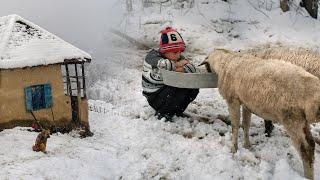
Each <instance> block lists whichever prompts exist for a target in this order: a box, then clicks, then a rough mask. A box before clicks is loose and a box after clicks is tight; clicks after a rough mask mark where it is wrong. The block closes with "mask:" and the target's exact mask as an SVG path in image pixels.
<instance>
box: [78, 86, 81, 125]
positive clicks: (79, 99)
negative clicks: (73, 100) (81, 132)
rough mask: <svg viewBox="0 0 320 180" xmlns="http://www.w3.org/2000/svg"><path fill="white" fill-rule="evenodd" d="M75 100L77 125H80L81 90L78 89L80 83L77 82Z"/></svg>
mask: <svg viewBox="0 0 320 180" xmlns="http://www.w3.org/2000/svg"><path fill="white" fill-rule="evenodd" d="M77 91H78V95H77V100H78V123H79V124H78V125H80V124H81V89H80V82H79V81H77Z"/></svg>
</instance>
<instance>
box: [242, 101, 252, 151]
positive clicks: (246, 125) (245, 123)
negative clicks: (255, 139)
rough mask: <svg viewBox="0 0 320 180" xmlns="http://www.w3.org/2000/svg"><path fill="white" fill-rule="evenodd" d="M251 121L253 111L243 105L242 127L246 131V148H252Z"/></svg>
mask: <svg viewBox="0 0 320 180" xmlns="http://www.w3.org/2000/svg"><path fill="white" fill-rule="evenodd" d="M250 123H251V112H250V111H249V110H248V109H247V108H246V107H244V106H242V128H243V132H244V144H243V146H244V148H247V149H249V148H250V140H249V129H250Z"/></svg>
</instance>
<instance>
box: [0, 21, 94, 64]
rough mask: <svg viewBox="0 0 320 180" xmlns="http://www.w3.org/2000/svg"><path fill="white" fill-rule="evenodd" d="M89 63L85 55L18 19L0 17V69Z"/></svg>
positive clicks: (88, 57) (41, 29) (43, 30)
mask: <svg viewBox="0 0 320 180" xmlns="http://www.w3.org/2000/svg"><path fill="white" fill-rule="evenodd" d="M91 59H92V58H91V56H90V55H89V54H88V53H86V52H84V51H82V50H80V49H78V48H76V47H75V46H73V45H71V44H69V43H67V42H66V41H64V40H62V39H60V38H59V37H57V36H55V35H53V34H52V33H50V32H48V31H46V30H45V29H43V28H41V27H39V26H37V25H36V24H34V23H32V22H30V21H28V20H25V19H23V18H22V17H20V16H18V15H9V16H4V17H0V69H11V68H22V67H28V66H29V67H30V66H39V65H48V64H56V63H62V62H65V61H68V60H70V61H86V62H88V61H89V62H90V60H91Z"/></svg>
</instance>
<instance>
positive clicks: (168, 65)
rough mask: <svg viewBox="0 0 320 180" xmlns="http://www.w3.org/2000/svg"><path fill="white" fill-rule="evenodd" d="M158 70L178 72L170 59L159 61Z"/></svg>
mask: <svg viewBox="0 0 320 180" xmlns="http://www.w3.org/2000/svg"><path fill="white" fill-rule="evenodd" d="M158 68H159V69H165V70H168V71H175V70H176V66H175V64H174V63H173V62H172V61H170V60H169V59H160V60H159V61H158Z"/></svg>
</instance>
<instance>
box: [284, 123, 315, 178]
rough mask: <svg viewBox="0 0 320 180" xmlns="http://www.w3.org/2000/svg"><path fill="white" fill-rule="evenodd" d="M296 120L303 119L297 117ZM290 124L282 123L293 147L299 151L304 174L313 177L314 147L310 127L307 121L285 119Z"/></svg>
mask: <svg viewBox="0 0 320 180" xmlns="http://www.w3.org/2000/svg"><path fill="white" fill-rule="evenodd" d="M298 120H303V119H302V118H301V119H298ZM287 122H289V123H290V124H284V126H285V128H286V130H287V132H288V134H289V135H290V137H291V140H292V141H293V143H294V145H295V148H296V149H297V151H298V152H299V154H300V156H301V159H302V162H303V169H304V176H305V177H306V178H309V179H313V164H314V149H315V142H314V139H313V137H312V134H311V132H310V127H309V124H308V123H307V121H306V120H305V119H304V120H303V122H301V123H298V122H297V120H296V121H291V122H290V121H287Z"/></svg>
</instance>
